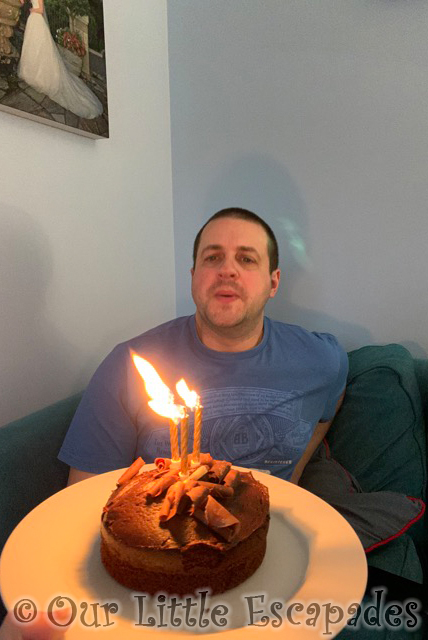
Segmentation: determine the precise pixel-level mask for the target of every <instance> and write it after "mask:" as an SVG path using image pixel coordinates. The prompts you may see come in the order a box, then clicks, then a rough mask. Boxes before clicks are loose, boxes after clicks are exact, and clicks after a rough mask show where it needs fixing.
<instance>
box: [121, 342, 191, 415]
mask: <svg viewBox="0 0 428 640" xmlns="http://www.w3.org/2000/svg"><path fill="white" fill-rule="evenodd" d="M132 359H133V361H134V364H135V366H136V367H137V370H138V373H139V374H140V376H141V377H142V378H143V380H144V384H145V386H146V391H147V395H149V396H150V398H151V399H150V400H149V403H148V404H149V407H150V408H151V409H153V411H155V413H158V414H159V415H160V416H163V417H164V418H169V419H170V420H173V421H174V422H176V423H178V422H179V420H180V419H182V418H184V416H185V415H186V409H185V408H184V407H183V406H182V405H179V404H175V402H174V395H173V394H172V393H171V391H170V389H169V387H167V385H166V384H165V383H164V382H163V380H162V378H161V377H160V375H159V374H158V372H157V371H156V369H155V368H154V366H153V365H151V364H150V362H148V361H147V360H145V359H144V358H141V357H140V356H138V355H137V354H136V353H133V354H132Z"/></svg>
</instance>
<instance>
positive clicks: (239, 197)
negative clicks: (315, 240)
mask: <svg viewBox="0 0 428 640" xmlns="http://www.w3.org/2000/svg"><path fill="white" fill-rule="evenodd" d="M234 205H236V206H240V207H244V208H247V209H250V210H251V211H254V212H255V213H258V214H259V215H260V216H261V217H262V218H265V219H266V220H267V222H268V223H269V224H270V225H271V226H272V228H273V230H274V232H275V235H276V237H277V239H278V244H279V251H280V263H281V269H282V275H283V281H282V283H281V289H280V293H279V295H277V296H276V298H274V299H273V300H272V301H270V302H269V305H268V314H269V315H270V316H271V317H272V318H274V319H277V320H282V321H284V322H290V323H293V324H299V325H301V326H303V327H306V328H307V329H310V330H317V331H328V332H330V333H333V334H334V335H336V336H337V337H338V338H339V340H340V341H341V343H342V344H343V345H344V346H345V347H346V348H349V349H351V348H355V347H357V346H360V345H361V344H369V343H370V342H371V334H370V332H369V331H368V330H367V329H366V328H364V327H362V326H359V325H356V324H352V323H349V322H343V321H340V320H338V319H337V318H335V317H334V316H331V315H328V314H326V313H323V312H319V311H316V310H315V309H303V308H301V307H298V306H297V305H295V304H293V302H292V301H291V297H292V292H293V288H294V287H297V286H298V280H299V276H301V275H303V274H304V273H305V272H306V271H308V270H310V269H311V261H310V255H311V247H310V246H309V239H308V238H309V232H308V215H307V207H306V204H305V201H304V199H303V197H302V194H301V192H300V190H299V187H298V185H297V183H296V182H295V180H294V179H293V178H292V176H291V175H290V173H289V172H288V171H287V169H286V168H284V167H283V166H281V165H280V164H279V163H278V162H276V161H275V160H273V159H272V158H269V157H268V156H263V155H260V154H249V155H248V156H246V157H242V158H239V159H237V160H236V161H235V162H234V163H233V164H231V165H229V166H227V167H225V168H224V169H223V170H222V172H221V173H219V174H218V175H217V176H216V177H214V179H213V182H212V185H211V188H210V189H209V191H208V194H207V197H206V201H205V203H204V206H203V210H204V211H205V212H212V213H214V212H215V211H217V210H219V209H222V208H224V207H229V206H234ZM203 215H204V214H203V213H201V220H200V224H201V225H202V224H203V222H204V218H203ZM207 215H210V214H207ZM315 286H316V283H315V282H314V287H315Z"/></svg>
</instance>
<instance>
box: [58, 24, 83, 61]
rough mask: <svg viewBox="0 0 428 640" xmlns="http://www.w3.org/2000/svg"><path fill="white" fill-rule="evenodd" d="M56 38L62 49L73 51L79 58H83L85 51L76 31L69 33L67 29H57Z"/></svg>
mask: <svg viewBox="0 0 428 640" xmlns="http://www.w3.org/2000/svg"><path fill="white" fill-rule="evenodd" d="M56 40H57V42H58V44H60V45H61V46H62V47H64V49H68V50H69V51H72V52H73V53H75V54H76V55H77V56H79V58H83V56H84V55H85V53H86V49H85V46H84V44H83V42H82V38H81V37H80V35H79V34H77V33H71V31H69V30H68V29H65V28H62V29H57V32H56Z"/></svg>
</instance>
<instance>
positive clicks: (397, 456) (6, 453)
mask: <svg viewBox="0 0 428 640" xmlns="http://www.w3.org/2000/svg"><path fill="white" fill-rule="evenodd" d="M349 362H350V369H349V376H348V383H347V392H346V397H345V401H344V403H343V405H342V408H341V410H340V412H339V414H338V415H337V417H336V419H335V421H334V423H333V425H332V427H331V429H330V431H329V434H328V442H329V446H330V449H331V453H332V455H333V457H334V458H335V459H336V460H337V461H338V462H340V463H341V464H342V465H343V466H344V467H346V468H347V469H348V470H349V471H350V472H351V473H352V474H353V475H354V476H355V477H356V478H357V480H358V481H359V483H360V485H361V487H362V488H363V490H364V491H381V490H391V491H398V492H401V493H405V494H406V495H411V496H413V497H417V498H422V499H423V500H425V499H426V491H427V427H426V425H427V424H428V360H422V359H414V358H413V357H412V356H411V355H410V354H409V352H408V351H407V350H406V349H405V348H404V347H402V346H400V345H386V346H367V347H363V348H361V349H357V350H355V351H352V352H350V353H349ZM80 397H81V394H77V395H75V396H73V397H70V398H67V399H66V400H63V401H61V402H57V403H56V404H54V405H52V406H50V407H47V408H45V409H42V410H41V411H38V412H36V413H33V414H31V415H29V416H27V417H25V418H23V419H21V420H17V421H15V422H13V423H11V424H8V425H6V426H4V427H1V428H0V486H1V491H0V550H1V549H2V548H3V546H4V544H5V542H6V539H7V537H8V536H9V534H10V533H11V531H12V530H13V528H14V527H15V526H16V525H17V524H18V522H19V521H20V520H21V519H22V518H23V517H24V516H25V515H26V514H27V513H28V512H29V511H30V510H31V509H33V508H34V507H35V506H36V505H37V504H39V503H40V502H42V501H43V500H45V499H46V498H48V497H49V496H50V495H52V494H53V493H55V492H56V491H59V490H60V489H62V488H63V487H64V486H65V485H66V482H67V475H68V467H67V466H66V465H64V464H63V463H62V462H60V461H59V460H58V459H57V457H56V456H57V453H58V450H59V448H60V446H61V443H62V441H63V438H64V435H65V433H66V431H67V429H68V426H69V424H70V421H71V419H72V416H73V414H74V412H75V410H76V407H77V405H78V403H79V400H80ZM367 559H368V563H369V567H371V575H374V576H375V577H376V575H379V573H378V574H376V572H380V575H381V579H383V578H384V577H385V576H389V577H391V576H392V578H393V579H394V580H395V581H394V580H393V581H392V583H391V584H392V589H393V590H394V589H396V588H398V595H399V597H400V598H401V599H405V598H406V597H411V596H414V595H415V593H416V594H418V595H419V594H420V593H423V589H424V587H423V586H422V585H423V584H424V582H425V584H426V579H427V576H428V524H427V518H426V517H425V516H424V517H423V518H422V519H420V520H419V521H418V522H417V523H416V524H414V525H413V526H412V527H410V528H409V529H408V530H406V531H404V532H403V533H402V535H399V536H397V537H395V538H394V539H392V540H388V541H387V542H386V543H385V544H384V545H382V546H379V547H378V548H376V549H375V550H373V551H371V552H370V553H369V554H368V556H367ZM383 572H385V573H383ZM372 584H374V585H376V582H374V583H372ZM385 584H386V583H385ZM400 589H401V590H400ZM415 590H416V591H415ZM369 595H370V594H369V593H367V596H366V597H369ZM0 606H1V601H0ZM4 613H5V612H4V608H3V615H4ZM1 615H2V614H1V613H0V619H1ZM406 633H407V632H405V631H404V630H399V631H397V632H394V631H392V630H388V629H383V630H382V631H380V632H379V631H375V630H371V629H367V628H360V629H358V630H356V631H355V630H353V629H348V628H347V629H345V630H344V631H343V632H342V633H341V634H340V638H341V639H342V638H343V640H345V639H348V638H349V639H351V638H354V639H355V640H357V639H358V640H360V638H361V639H363V638H370V639H371V638H376V639H378V640H380V639H381V638H382V640H385V639H386V638H389V637H391V638H395V639H398V638H407V637H411V638H413V639H414V640H416V639H417V638H418V639H419V638H421V639H422V638H426V637H428V631H427V629H426V628H420V629H418V630H416V631H414V632H412V633H409V634H408V636H407V635H406Z"/></svg>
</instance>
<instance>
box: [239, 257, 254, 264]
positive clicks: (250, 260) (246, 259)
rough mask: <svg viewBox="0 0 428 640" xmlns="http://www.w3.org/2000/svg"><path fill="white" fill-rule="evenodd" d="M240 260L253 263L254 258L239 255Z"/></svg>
mask: <svg viewBox="0 0 428 640" xmlns="http://www.w3.org/2000/svg"><path fill="white" fill-rule="evenodd" d="M241 261H242V262H245V263H246V264H255V262H256V261H255V260H254V258H250V256H241Z"/></svg>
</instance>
